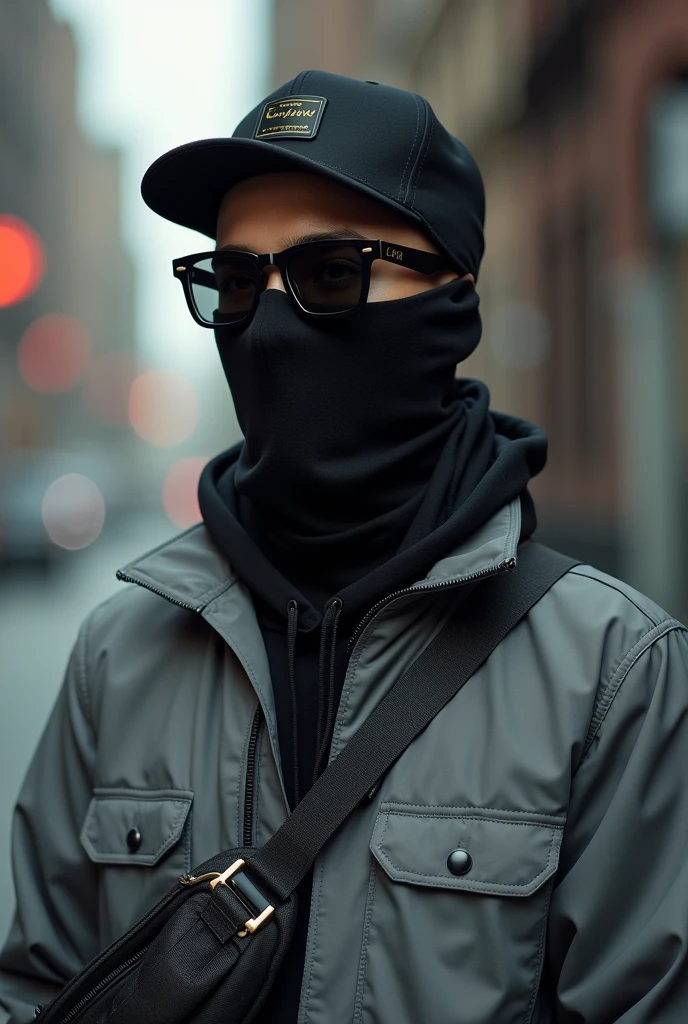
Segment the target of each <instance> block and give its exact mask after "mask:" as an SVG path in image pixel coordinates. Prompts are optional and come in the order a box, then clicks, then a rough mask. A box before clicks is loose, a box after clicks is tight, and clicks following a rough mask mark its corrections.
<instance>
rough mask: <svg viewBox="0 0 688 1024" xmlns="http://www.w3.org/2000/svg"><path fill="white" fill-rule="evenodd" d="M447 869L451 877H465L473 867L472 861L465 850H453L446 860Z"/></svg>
mask: <svg viewBox="0 0 688 1024" xmlns="http://www.w3.org/2000/svg"><path fill="white" fill-rule="evenodd" d="M447 867H448V868H449V870H450V871H451V873H452V875H465V874H466V873H467V872H469V871H470V870H471V868H472V867H473V861H472V859H471V855H470V853H468V851H467V850H453V851H452V853H450V854H449V856H448V858H447Z"/></svg>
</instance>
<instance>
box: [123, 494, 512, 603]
mask: <svg viewBox="0 0 688 1024" xmlns="http://www.w3.org/2000/svg"><path fill="white" fill-rule="evenodd" d="M520 532H521V503H520V499H518V498H515V499H514V500H513V501H512V502H510V503H509V504H508V505H505V506H504V507H503V508H501V509H500V510H499V511H498V512H496V513H495V515H493V516H492V517H491V519H489V520H488V521H487V522H486V523H485V524H484V525H483V526H482V527H481V528H480V529H479V530H478V531H476V533H474V534H473V535H472V536H471V537H469V538H468V539H467V540H466V541H465V542H464V543H462V544H460V545H459V546H458V547H457V548H456V549H455V550H454V551H452V552H451V553H450V554H449V555H447V556H445V557H444V558H442V559H440V560H439V561H438V562H437V563H436V564H435V565H434V566H433V567H432V569H431V570H430V572H429V573H428V575H427V577H426V578H425V579H423V580H417V581H416V582H415V583H414V584H412V585H411V587H410V588H409V589H410V590H416V589H419V590H422V589H423V587H424V586H427V585H428V583H433V584H437V583H440V582H442V581H446V582H447V583H451V582H456V583H460V582H461V581H462V580H463V579H465V578H467V577H472V576H474V575H482V574H483V573H489V572H491V571H494V570H495V569H497V568H498V567H499V566H500V565H501V564H502V563H504V562H508V561H510V560H511V559H515V558H516V549H517V546H518V541H519V536H520ZM117 578H118V579H119V580H122V581H123V582H127V583H138V584H139V585H140V586H143V587H146V588H147V589H148V590H152V591H154V592H155V593H157V594H160V595H161V597H165V598H167V600H168V601H172V602H173V603H174V604H179V605H181V606H183V607H186V608H190V609H193V610H194V611H197V612H201V611H203V609H204V608H206V607H207V606H208V605H209V604H210V603H211V602H212V601H214V600H215V598H217V597H219V596H220V595H221V594H222V593H224V591H226V590H228V589H229V588H230V587H231V586H233V585H234V584H235V583H236V582H237V580H238V575H237V573H236V572H235V571H234V569H233V568H232V566H231V565H230V564H229V562H228V561H227V559H226V558H225V556H224V555H223V554H222V552H221V551H220V549H219V548H218V547H217V546H216V545H215V543H214V541H213V539H212V537H211V535H210V533H209V532H208V530H207V529H206V528H205V526H204V525H203V524H202V523H199V524H198V525H197V526H192V527H191V528H190V529H189V530H186V531H185V532H184V533H181V534H178V535H177V536H176V537H173V538H172V540H168V541H165V543H163V544H160V545H159V546H158V547H156V548H153V550H152V551H148V552H147V553H146V554H143V555H140V556H139V557H138V558H136V559H134V560H133V561H132V562H130V563H128V564H127V565H125V566H124V567H123V568H121V569H119V570H118V571H117Z"/></svg>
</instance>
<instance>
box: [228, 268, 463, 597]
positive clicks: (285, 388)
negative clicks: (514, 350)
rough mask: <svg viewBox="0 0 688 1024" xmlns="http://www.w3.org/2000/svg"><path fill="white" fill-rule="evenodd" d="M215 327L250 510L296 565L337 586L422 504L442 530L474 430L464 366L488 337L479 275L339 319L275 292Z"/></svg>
mask: <svg viewBox="0 0 688 1024" xmlns="http://www.w3.org/2000/svg"><path fill="white" fill-rule="evenodd" d="M215 333H216V338H217V343H218V348H219V352H220V357H221V360H222V365H223V368H224V371H225V375H226V378H227V382H228V384H229V387H230V389H231V392H232V396H233V398H234V404H235V407H236V412H237V417H238V420H239V423H240V425H241V428H242V430H243V432H244V437H245V444H244V446H243V449H242V452H241V456H240V458H239V462H238V465H237V468H236V474H235V487H236V491H237V493H238V495H239V506H240V514H241V519H242V522H243V523H244V526H245V527H246V528H247V529H248V531H249V533H251V534H252V535H253V536H254V539H255V540H256V541H257V542H258V543H259V545H260V547H261V548H262V549H263V550H264V551H265V553H266V554H268V555H269V556H270V557H272V558H274V560H275V562H276V564H278V565H280V566H281V567H282V568H283V570H284V571H286V572H289V569H290V566H294V567H296V568H297V569H298V574H299V576H300V577H303V576H304V575H305V576H312V577H313V576H314V577H315V578H314V580H313V581H314V582H316V580H317V577H318V576H322V577H324V578H327V579H328V581H329V583H330V586H332V587H333V590H332V592H334V588H336V586H343V585H346V584H347V583H350V582H353V580H355V579H360V578H361V576H363V575H365V574H366V573H367V572H369V571H370V570H371V569H373V568H375V567H376V566H377V565H379V564H381V562H383V561H385V560H386V559H387V558H389V556H390V554H392V553H394V552H396V551H397V550H399V548H400V547H402V546H403V545H404V540H405V537H406V535H407V533H408V531H409V530H410V528H411V525H412V523H414V520H415V519H416V517H417V514H418V512H419V510H420V509H421V506H423V509H424V518H425V519H426V520H428V521H427V522H426V524H425V525H426V527H427V528H429V529H432V528H433V527H434V526H436V525H439V523H440V522H442V521H443V520H444V519H445V518H446V517H447V515H449V514H450V513H451V511H452V509H453V502H454V498H455V494H452V493H450V492H451V487H449V488H444V489H443V492H444V493H442V494H441V495H438V500H437V501H436V502H435V503H434V507H433V508H432V509H430V510H428V509H427V508H426V506H427V498H426V500H425V502H424V497H425V496H426V489H427V485H428V483H429V481H430V479H431V477H432V474H433V469H434V467H435V466H436V464H437V462H438V459H439V457H440V454H441V453H442V452H446V449H447V447H448V446H449V447H450V448H454V447H455V446H458V444H459V442H460V440H461V437H462V435H463V433H464V430H465V426H466V408H465V404H464V402H463V401H462V399H461V397H460V395H459V390H460V389H459V386H458V382H457V381H456V379H455V376H454V374H455V368H456V364H457V363H459V362H461V361H462V360H463V359H465V358H466V357H467V356H468V355H470V353H471V352H472V351H473V350H474V349H475V347H476V345H477V344H478V341H479V339H480V333H481V323H480V315H479V312H478V296H477V294H476V292H475V290H474V288H473V285H472V284H471V283H470V282H469V281H465V280H455V281H452V282H451V283H449V284H447V285H444V286H441V287H439V288H433V289H431V290H429V291H425V292H421V293H419V294H417V295H414V296H411V297H409V298H404V299H398V300H392V301H388V302H369V303H368V304H367V305H366V306H364V307H363V309H361V310H360V311H359V312H357V313H356V314H354V315H352V316H350V317H342V318H332V319H331V320H327V319H320V320H316V319H312V318H308V317H307V316H304V315H302V314H300V313H299V311H298V310H297V309H296V308H295V306H294V304H293V303H292V302H291V300H290V299H289V298H288V297H287V296H286V295H285V294H284V293H283V292H281V291H277V290H274V289H269V290H267V291H265V292H264V293H263V295H262V297H261V300H260V304H259V306H258V309H257V311H256V314H255V316H254V318H253V319H252V320H251V321H250V322H249V323H248V324H247V325H246V326H244V327H242V328H240V329H237V328H227V327H218V328H217V329H216V332H215ZM445 457H446V456H445ZM456 486H458V481H456ZM428 517H429V519H428ZM416 529H417V526H416ZM311 570H312V571H311Z"/></svg>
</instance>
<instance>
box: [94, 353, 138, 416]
mask: <svg viewBox="0 0 688 1024" xmlns="http://www.w3.org/2000/svg"><path fill="white" fill-rule="evenodd" d="M134 377H135V365H134V357H133V356H132V355H131V353H130V352H125V351H123V350H122V351H119V352H107V353H106V354H105V355H103V356H100V358H98V359H96V360H94V361H92V362H91V364H90V366H89V368H88V371H87V374H86V378H85V380H84V401H85V403H86V406H87V408H88V410H89V412H91V413H92V414H93V415H94V416H95V417H96V418H97V419H99V420H100V421H101V423H105V424H107V426H109V427H128V426H129V392H130V390H131V385H132V382H133V380H134Z"/></svg>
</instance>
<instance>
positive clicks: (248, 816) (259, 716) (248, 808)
mask: <svg viewBox="0 0 688 1024" xmlns="http://www.w3.org/2000/svg"><path fill="white" fill-rule="evenodd" d="M262 723H263V709H262V708H261V706H260V704H259V705H258V707H257V708H256V711H255V714H254V716H253V722H252V723H251V733H250V735H249V739H248V756H247V758H246V789H245V791H244V844H243V845H244V846H253V802H254V795H255V788H256V754H257V751H258V736H259V735H260V727H261V725H262Z"/></svg>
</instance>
